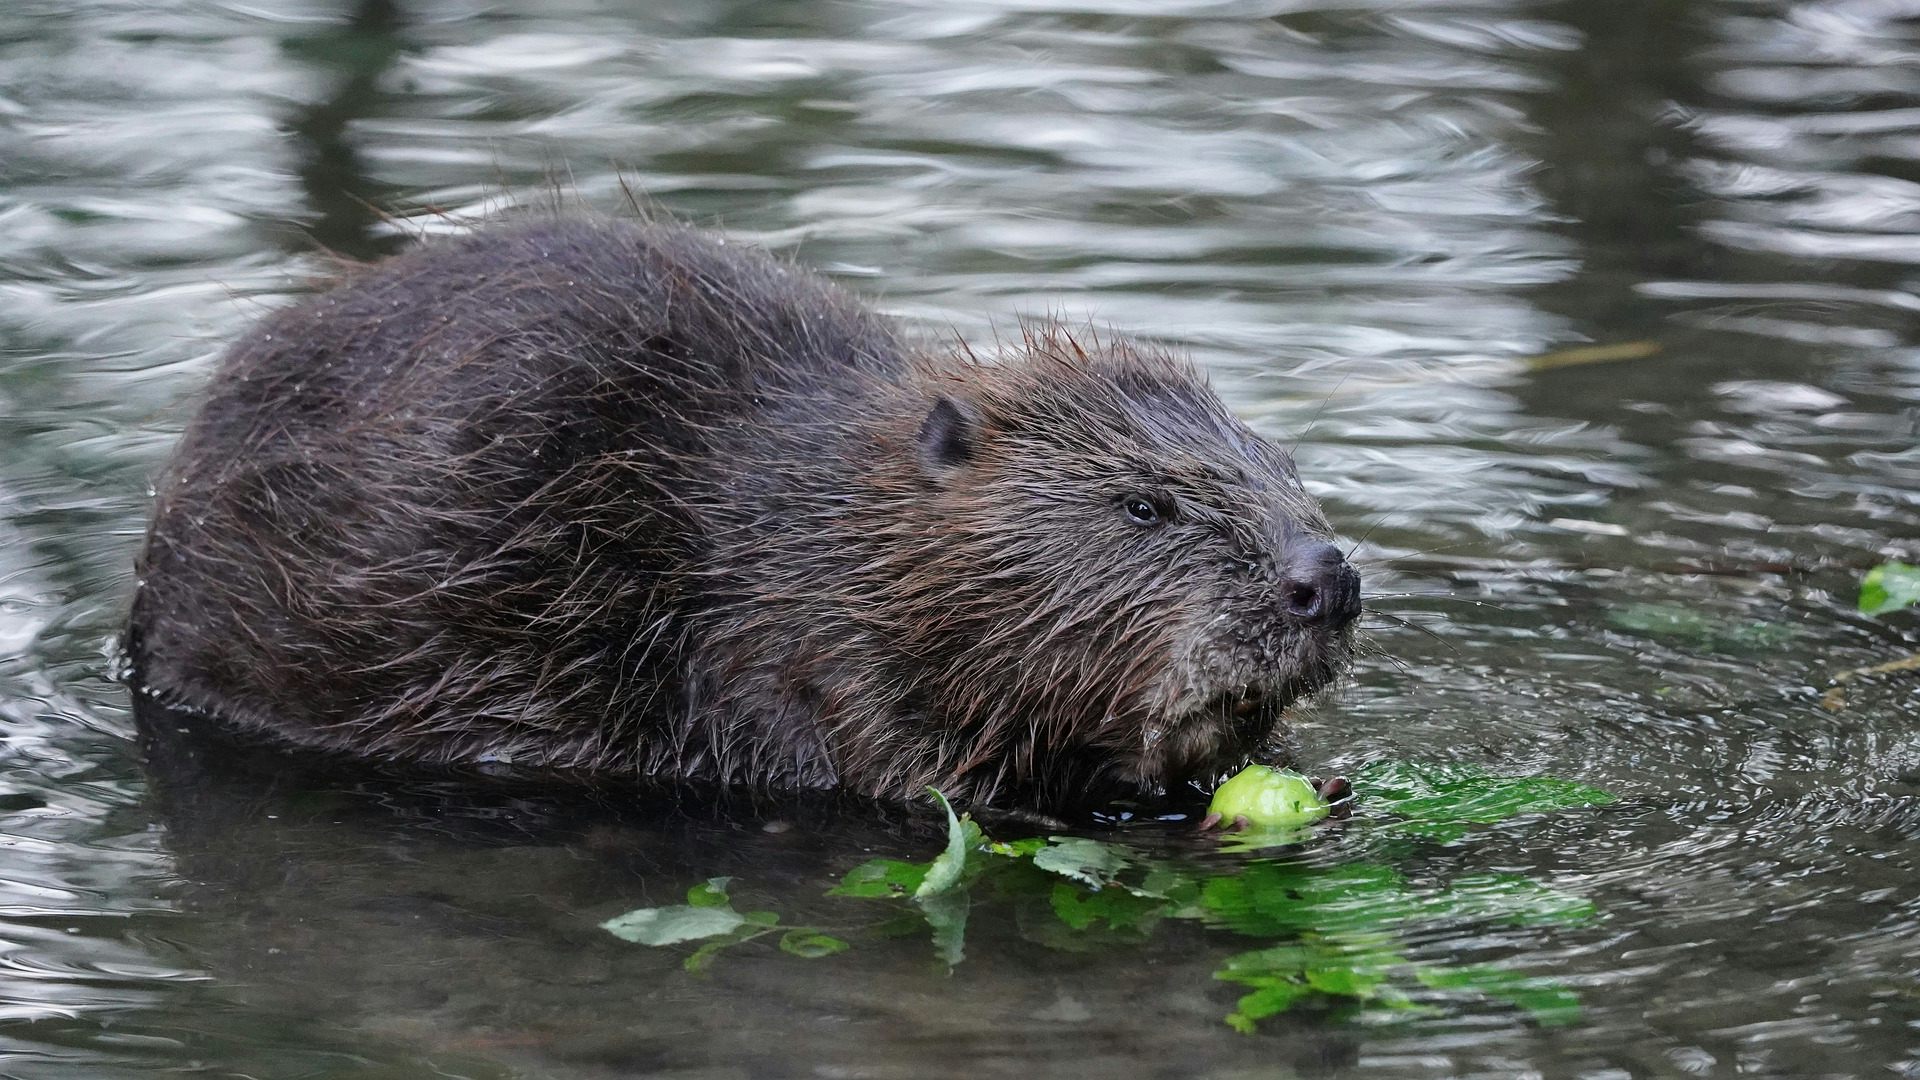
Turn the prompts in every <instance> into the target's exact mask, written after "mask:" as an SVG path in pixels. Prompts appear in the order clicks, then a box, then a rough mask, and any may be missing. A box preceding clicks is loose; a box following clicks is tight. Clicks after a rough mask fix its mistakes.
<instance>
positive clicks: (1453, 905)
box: [1435, 874, 1594, 926]
mask: <svg viewBox="0 0 1920 1080" xmlns="http://www.w3.org/2000/svg"><path fill="white" fill-rule="evenodd" d="M1436 900H1437V903H1436V905H1435V907H1436V909H1437V912H1438V913H1440V914H1444V915H1447V916H1450V917H1454V918H1486V919H1495V920H1498V921H1500V922H1505V923H1510V924H1512V925H1514V926H1549V925H1556V924H1575V923H1583V922H1586V921H1588V920H1590V919H1592V918H1593V916H1594V909H1593V901H1591V900H1588V899H1587V898H1586V897H1583V896H1575V895H1573V894H1572V893H1563V892H1561V891H1559V890H1558V889H1553V888H1549V887H1548V886H1546V885H1542V884H1541V883H1540V882H1537V881H1535V880H1533V879H1532V878H1529V877H1523V876H1522V875H1519V874H1476V875H1470V876H1465V877H1459V878H1455V879H1454V880H1453V881H1452V882H1450V883H1448V885H1447V889H1446V891H1445V892H1444V893H1441V894H1440V895H1439V896H1438V897H1437V898H1436Z"/></svg>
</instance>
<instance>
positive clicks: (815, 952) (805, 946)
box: [780, 930, 847, 960]
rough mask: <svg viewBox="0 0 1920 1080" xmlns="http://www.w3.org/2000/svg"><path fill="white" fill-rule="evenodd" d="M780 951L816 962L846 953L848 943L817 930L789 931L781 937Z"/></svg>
mask: <svg viewBox="0 0 1920 1080" xmlns="http://www.w3.org/2000/svg"><path fill="white" fill-rule="evenodd" d="M780 951H781V952H788V953H792V954H793V955H795V956H804V957H806V958H807V959H809V960H815V959H818V958H820V957H822V956H832V955H833V954H834V953H837V952H846V951H847V943H846V942H844V941H841V940H840V939H839V938H837V937H833V936H831V935H829V934H822V933H820V932H819V931H817V930H789V931H787V932H786V933H784V934H782V935H780Z"/></svg>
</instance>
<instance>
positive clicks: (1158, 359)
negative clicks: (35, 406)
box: [126, 218, 1360, 811]
mask: <svg viewBox="0 0 1920 1080" xmlns="http://www.w3.org/2000/svg"><path fill="white" fill-rule="evenodd" d="M157 490H158V493H157V498H156V505H155V509H154V514H153V518H152V523H151V527H150V529H149V531H148V534H147V539H146V543H145V547H144V550H143V551H142V553H141V555H140V557H139V563H138V578H139V585H138V590H137V594H136V597H135V601H134V604H133V610H132V616H131V620H130V626H129V633H128V636H127V639H126V642H127V652H128V657H129V660H130V661H131V663H130V665H129V670H130V675H131V679H132V681H133V683H134V684H135V686H136V687H137V688H138V689H139V690H140V691H141V692H142V693H144V694H147V695H150V697H151V698H152V699H154V700H157V701H158V702H161V703H165V704H167V705H169V706H172V707H176V708H181V709H184V710H187V711H189V712H194V713H199V714H204V715H208V716H211V717H215V718H217V719H218V720H219V721H220V722H221V723H223V724H226V725H229V726H232V727H234V728H237V729H239V730H243V731H247V732H257V733H263V734H266V735H270V736H273V737H275V738H277V739H278V740H281V741H286V742H291V743H294V744H299V745H303V746H307V747H316V748H324V749H330V750H336V751H347V752H350V753H353V754H360V755H369V756H373V757H376V758H380V759H386V760H396V761H417V762H435V763H451V762H510V763H512V764H514V765H516V766H520V765H524V766H534V767H539V768H551V769H558V770H581V771H585V772H586V773H589V774H626V775H632V776H645V777H656V778H664V779H667V780H670V781H697V782H702V783H715V784H719V785H756V786H760V787H762V788H772V789H812V788H837V789H841V790H844V791H847V792H852V793H858V794H861V795H866V796H873V797H878V798H883V799H896V798H906V797H917V796H918V795H919V794H920V793H921V792H922V791H923V790H924V788H925V787H927V786H932V787H936V788H938V789H940V790H941V791H943V792H944V793H946V794H947V795H948V796H949V798H951V799H953V800H954V801H956V802H958V803H967V804H980V805H1003V806H1016V807H1025V808H1031V809H1034V810H1039V811H1063V810H1066V809H1068V808H1072V807H1076V806H1085V805H1087V804H1088V803H1089V802H1090V801H1092V800H1098V799H1104V798H1111V797H1114V796H1115V795H1116V793H1119V794H1137V795H1143V796H1152V795H1154V794H1156V793H1164V792H1167V791H1169V790H1172V789H1175V788H1178V787H1180V786H1181V785H1183V784H1186V783H1188V782H1189V781H1199V782H1206V781H1209V780H1212V779H1215V778H1217V776H1218V775H1220V774H1222V773H1223V772H1224V771H1227V770H1230V769H1232V768H1235V767H1238V766H1239V765H1241V764H1244V763H1245V762H1246V761H1247V760H1248V759H1250V758H1253V757H1258V756H1262V755H1270V754H1271V753H1272V749H1273V747H1274V746H1275V745H1277V744H1276V742H1275V740H1276V738H1277V737H1278V735H1279V733H1280V732H1281V731H1282V730H1283V728H1282V726H1281V714H1282V710H1283V709H1285V708H1286V707H1287V706H1288V705H1289V704H1291V703H1292V702H1293V701H1294V700H1295V699H1297V698H1300V697H1303V696H1304V695H1307V694H1310V693H1312V692H1314V691H1316V690H1317V689H1319V688H1321V687H1322V686H1324V685H1326V684H1327V683H1328V682H1329V681H1330V680H1332V679H1333V678H1334V677H1335V676H1336V675H1337V673H1339V672H1340V671H1341V670H1342V669H1343V667H1344V666H1345V665H1346V664H1347V662H1348V659H1349V657H1350V655H1351V652H1352V643H1351V637H1352V629H1351V627H1352V624H1353V622H1354V620H1355V618H1356V616H1357V615H1358V613H1359V610H1360V594H1359V578H1358V576H1357V574H1356V573H1355V572H1354V570H1353V569H1352V567H1351V566H1349V565H1348V563H1347V561H1346V560H1345V559H1344V558H1343V557H1342V555H1341V553H1340V551H1339V550H1338V549H1337V548H1335V547H1334V546H1333V545H1332V543H1331V542H1330V541H1331V539H1332V530H1331V528H1330V526H1329V525H1328V523H1327V521H1326V519H1325V517H1324V516H1323V514H1322V512H1321V510H1320V509H1319V506H1318V504H1317V503H1316V501H1315V500H1314V499H1313V498H1312V497H1311V496H1310V495H1309V494H1308V493H1307V492H1306V491H1305V490H1304V489H1303V488H1302V486H1301V483H1300V479H1299V477H1298V475H1297V474H1296V472H1295V468H1294V464H1293V462H1292V459H1291V457H1290V455H1289V454H1288V453H1286V452H1285V451H1283V450H1282V449H1280V448H1279V447H1277V446H1276V445H1274V444H1273V443H1271V442H1269V441H1268V440H1267V439H1264V438H1262V437H1261V436H1259V435H1257V434H1255V433H1254V432H1253V431H1252V430H1250V429H1249V428H1248V427H1247V426H1245V425H1244V424H1243V423H1241V422H1240V421H1239V420H1237V419H1235V418H1234V416H1233V415H1232V414H1231V413H1230V412H1229V411H1228V410H1227V409H1226V407H1225V406H1224V405H1223V404H1222V403H1221V401H1220V400H1219V398H1218V397H1216V396H1215V394H1214V393H1213V392H1212V391H1211V390H1210V389H1209V387H1208V385H1207V383H1206V381H1205V380H1204V379H1203V378H1202V377H1201V376H1200V374H1199V373H1198V372H1197V371H1196V369H1195V368H1194V367H1193V366H1192V365H1191V363H1190V362H1188V361H1186V360H1184V359H1181V358H1179V357H1177V356H1175V355H1172V354H1170V353H1169V352H1167V351H1165V350H1162V349H1159V348H1154V347H1150V346H1148V345H1144V344H1140V343H1137V342H1132V341H1128V340H1125V339H1123V338H1119V337H1116V336H1114V335H1111V334H1107V333H1102V332H1097V331H1094V330H1090V329H1077V328H1068V327H1064V326H1062V325H1059V324H1056V323H1051V322H1029V323H1026V324H1024V325H1023V327H1022V332H1021V334H1020V338H1019V340H1018V341H1017V342H1013V343H1011V345H1010V347H1007V348H1003V349H1001V350H1000V351H999V353H998V354H996V355H993V356H982V355H976V354H975V353H974V352H973V351H972V350H970V349H969V348H968V347H966V346H965V345H962V344H953V345H948V346H934V345H928V344H926V343H924V342H915V341H911V340H909V338H908V336H907V335H906V334H905V333H903V331H902V330H900V329H899V328H897V327H896V326H894V325H893V324H892V323H890V322H889V321H888V320H887V319H885V318H883V317H881V316H880V315H878V314H876V313H875V312H873V311H872V310H870V309H869V308H867V307H866V306H864V305H863V304H862V303H860V302H859V301H857V300H855V299H854V298H853V297H852V296H851V295H849V294H848V293H846V292H844V291H842V290H841V289H840V288H838V287H837V286H834V285H832V284H830V283H828V282H826V281H824V280H823V279H820V278H818V277H815V276H813V275H811V274H809V273H807V272H805V271H802V270H800V269H798V268H796V267H792V266H789V265H786V264H783V263H782V262H780V261H778V260H776V259H775V258H773V257H771V256H769V255H766V254H764V253H761V252H757V251H754V250H750V249H748V248H744V247H742V246H739V245H737V244H730V243H728V242H726V241H725V240H724V239H720V238H717V237H714V236H712V235H710V234H707V233H703V232H701V231H698V230H695V229H692V228H688V227H685V226H680V225H675V224H671V223H660V222H623V221H613V220H570V219H565V218H552V219H544V220H541V221H536V222H524V221H523V222H519V223H513V224H507V225H496V226H494V227H492V228H488V229H483V230H479V231H477V232H475V233H472V234H469V235H467V236H464V237H462V238H459V239H457V240H446V241H440V242H435V243H429V244H425V245H422V246H419V247H417V248H415V249H413V250H411V251H409V252H406V253H403V254H400V255H398V256H395V257H393V258H391V259H389V260H387V261H385V262H383V263H379V264H376V265H374V266H372V267H369V268H365V269H363V270H361V271H359V272H357V273H355V274H353V275H351V276H349V278H348V279H347V280H346V281H345V282H344V283H342V284H340V285H338V286H337V287H335V288H333V289H331V290H330V291H326V292H322V293H320V294H318V295H316V296H314V297H312V298H310V299H308V300H307V301H306V302H303V303H300V304H297V305H295V306H292V307H290V308H287V309H283V310H281V311H279V312H278V313H275V314H273V315H271V316H269V317H268V318H266V319H265V320H264V321H263V322H261V323H260V324H259V325H258V326H257V327H256V328H255V329H254V330H253V331H252V332H251V333H249V334H248V335H246V336H245V337H244V338H243V339H241V340H240V341H238V342H237V343H236V344H234V345H233V346H232V347H231V349H230V350H229V351H228V352H227V353H226V355H225V357H224V359H223V361H222V362H221V363H220V365H219V367H218V369H217V371H216V373H215V374H214V376H213V379H212V384H211V388H210V390H209V392H208V393H207V395H206V397H205V399H204V402H203V404H202V406H201V407H200V409H199V412H198V415H197V416H196V417H195V418H194V419H193V420H192V421H191V423H190V424H189V426H188V428H187V431H186V432H185V434H184V436H183V438H182V440H181V442H180V444H179V447H178V449H177V451H176V453H175V455H174V457H173V459H172V461H171V463H170V464H169V465H168V466H167V468H166V470H165V472H164V474H163V476H162V477H161V479H160V481H159V482H158V485H157Z"/></svg>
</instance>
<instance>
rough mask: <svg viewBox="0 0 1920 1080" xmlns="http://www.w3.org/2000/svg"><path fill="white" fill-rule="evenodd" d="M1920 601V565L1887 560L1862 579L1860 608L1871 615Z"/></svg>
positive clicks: (1882, 613)
mask: <svg viewBox="0 0 1920 1080" xmlns="http://www.w3.org/2000/svg"><path fill="white" fill-rule="evenodd" d="M1915 604H1920V566H1909V565H1907V564H1906V563H1903V562H1883V563H1881V564H1880V565H1879V566H1876V567H1874V568H1873V569H1871V570H1869V571H1867V576H1866V577H1864V578H1862V579H1861V580H1860V610H1861V612H1862V613H1864V614H1867V615H1885V614H1886V613H1887V612H1889V611H1899V610H1900V609H1901V608H1907V607H1912V606H1914V605H1915Z"/></svg>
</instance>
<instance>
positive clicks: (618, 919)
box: [600, 904, 747, 945]
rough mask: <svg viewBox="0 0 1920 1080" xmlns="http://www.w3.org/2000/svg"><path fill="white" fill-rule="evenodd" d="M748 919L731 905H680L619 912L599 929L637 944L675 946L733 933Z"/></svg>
mask: <svg viewBox="0 0 1920 1080" xmlns="http://www.w3.org/2000/svg"><path fill="white" fill-rule="evenodd" d="M746 922H747V920H746V918H745V917H743V916H742V915H741V914H740V913H739V912H737V911H734V910H733V909H732V908H726V907H693V906H692V905H689V904H679V905H675V906H673V907H657V908H640V909H638V910H635V911H629V912H627V913H626V914H625V915H616V916H614V917H613V918H611V919H608V920H607V921H606V922H603V923H601V924H600V929H602V930H605V931H606V932H607V933H609V934H612V935H613V936H614V937H617V938H620V939H622V940H624V941H631V942H634V943H635V944H638V945H674V944H677V943H679V942H682V941H698V940H700V939H701V938H710V937H718V936H719V935H721V934H730V933H732V932H733V931H735V930H738V929H739V928H740V927H741V926H743V925H745V924H746Z"/></svg>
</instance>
